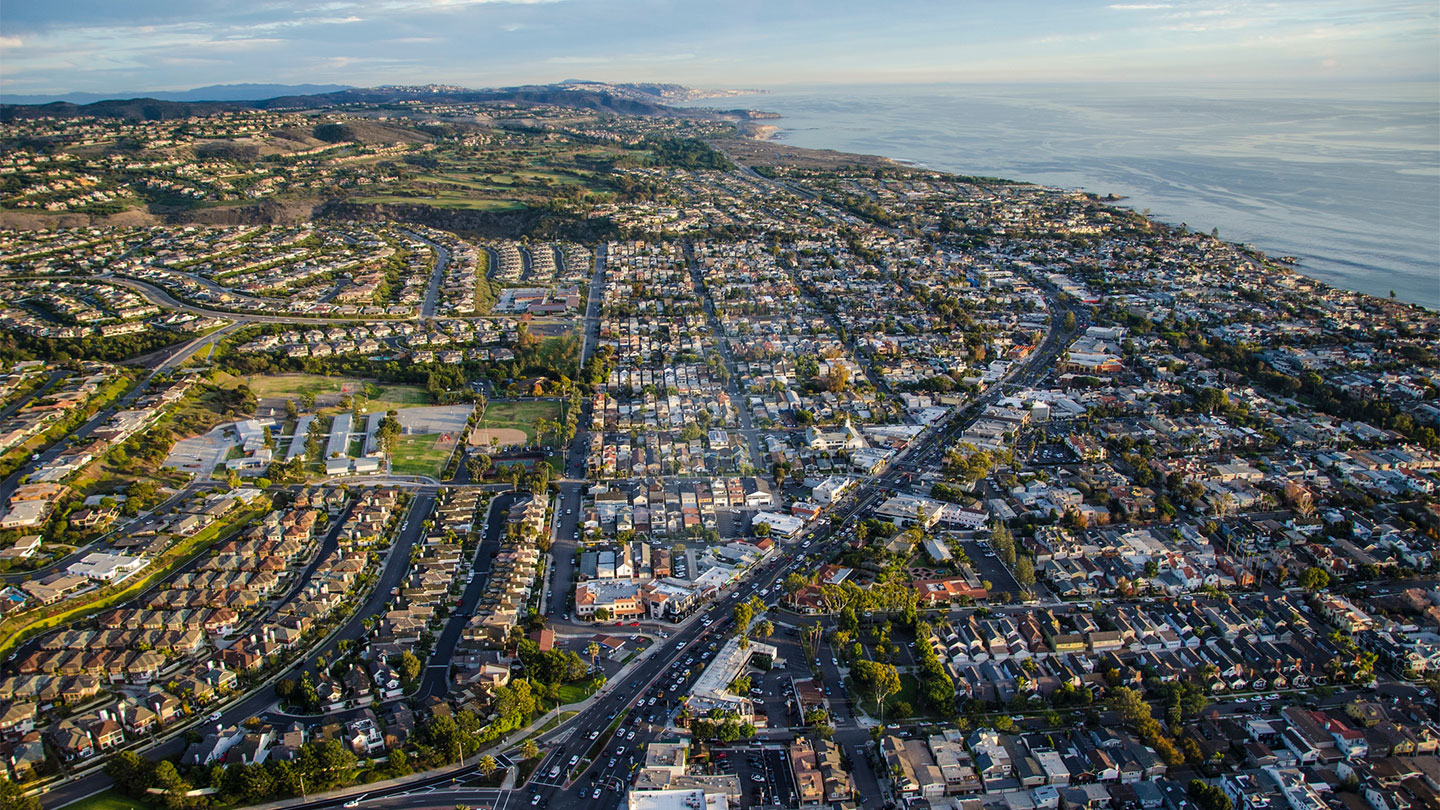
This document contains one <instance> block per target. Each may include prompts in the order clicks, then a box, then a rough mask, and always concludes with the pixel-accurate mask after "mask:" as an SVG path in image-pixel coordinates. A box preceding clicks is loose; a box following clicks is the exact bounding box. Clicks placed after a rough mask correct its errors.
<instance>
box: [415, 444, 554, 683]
mask: <svg viewBox="0 0 1440 810" xmlns="http://www.w3.org/2000/svg"><path fill="white" fill-rule="evenodd" d="M462 466H463V465H462ZM529 497H530V496H529V495H528V494H525V493H519V492H507V493H505V494H504V495H499V496H496V497H495V499H494V500H492V501H491V503H490V512H489V515H490V519H489V520H488V521H487V522H486V524H485V529H484V532H483V534H482V535H481V538H480V545H479V547H477V548H476V549H475V558H474V566H473V567H472V568H471V569H470V570H471V572H472V574H473V575H474V576H473V578H472V579H471V580H470V582H469V583H468V584H466V586H465V590H464V592H462V593H461V595H460V605H459V606H458V607H457V608H456V610H455V611H454V612H453V613H451V614H450V617H449V619H447V620H446V622H445V628H444V629H443V630H441V631H440V636H439V637H438V638H436V639H435V644H434V645H433V646H432V647H431V648H430V649H431V653H430V660H429V661H428V662H427V663H426V667H425V674H424V676H423V677H422V678H421V684H420V688H419V690H417V692H416V694H415V700H417V701H422V700H425V699H426V698H428V697H430V696H431V695H438V696H440V697H444V696H445V694H446V693H447V692H449V691H450V660H451V658H453V657H454V655H455V646H456V644H457V643H458V642H459V641H460V634H461V633H462V632H464V630H465V625H466V623H467V622H468V621H469V620H470V617H471V616H472V615H474V613H475V607H476V606H477V605H479V604H480V597H481V596H483V595H484V593H485V586H486V585H487V584H488V583H489V582H490V561H491V560H492V559H494V557H495V555H496V554H497V553H498V552H499V551H500V541H501V540H502V539H504V537H505V525H506V523H507V521H508V518H509V514H510V507H512V506H514V505H515V504H517V503H519V502H521V501H523V500H526V499H528V498H529Z"/></svg>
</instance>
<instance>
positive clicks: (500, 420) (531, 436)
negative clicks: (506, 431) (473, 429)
mask: <svg viewBox="0 0 1440 810" xmlns="http://www.w3.org/2000/svg"><path fill="white" fill-rule="evenodd" d="M559 418H560V403H558V402H550V401H540V402H494V401H492V402H490V403H488V404H487V405H486V406H485V414H484V416H483V417H481V421H480V424H481V425H482V426H483V427H486V428H514V429H515V430H523V431H525V439H526V441H528V442H531V443H533V442H534V441H535V420H536V419H549V420H550V421H552V422H553V421H556V420H558V419H559Z"/></svg>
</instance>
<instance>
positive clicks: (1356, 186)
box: [700, 82, 1440, 308]
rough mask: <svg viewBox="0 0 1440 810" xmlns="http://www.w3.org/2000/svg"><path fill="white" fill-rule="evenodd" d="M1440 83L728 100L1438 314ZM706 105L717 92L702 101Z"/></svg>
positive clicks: (816, 135) (813, 140)
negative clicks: (1026, 184)
mask: <svg viewBox="0 0 1440 810" xmlns="http://www.w3.org/2000/svg"><path fill="white" fill-rule="evenodd" d="M1437 91H1440V86H1437V84H1435V83H1432V82H1417V83H1404V84H1386V85H1372V84H1364V85H1359V84H1356V85H1329V86H1318V85H1313V84H1311V85H1298V86H1294V87H1286V86H1274V87H1255V86H1248V85H1247V86H1195V85H1187V86H1178V87H1162V86H1157V85H1153V84H1134V85H1117V84H1107V85H1033V84H1027V85H973V84H964V85H959V84H957V85H856V86H822V87H786V88H779V89H776V90H775V91H774V92H771V93H767V94H764V95H755V96H737V97H727V98H726V99H725V105H726V106H747V107H753V108H758V109H765V110H773V111H775V112H778V113H780V114H781V115H782V116H784V117H783V118H782V119H780V120H778V121H774V122H773V123H775V124H776V125H778V126H779V127H780V133H779V135H778V136H777V137H778V138H779V139H780V140H782V141H783V142H785V143H789V144H793V145H795V146H805V147H813V148H827V149H838V150H842V151H846V152H858V153H864V154H879V155H885V156H888V157H892V158H897V159H900V160H907V161H913V162H916V163H919V164H922V165H924V166H928V167H930V168H934V169H940V170H944V171H951V172H958V173H963V174H974V175H987V176H994V177H1005V178H1009V179H1014V180H1025V181H1030V182H1035V183H1042V184H1045V185H1052V186H1061V187H1066V188H1083V189H1085V190H1086V191H1091V192H1094V193H1097V194H1102V195H1103V194H1111V193H1113V194H1118V195H1122V196H1124V197H1125V198H1126V199H1125V200H1124V201H1123V202H1122V203H1121V204H1123V205H1128V206H1130V207H1132V208H1135V209H1137V210H1144V209H1147V208H1148V209H1150V212H1151V215H1152V216H1153V217H1155V218H1156V219H1158V220H1161V221H1164V222H1169V223H1174V224H1178V223H1181V222H1183V223H1186V224H1187V225H1188V226H1190V227H1191V228H1194V229H1199V230H1204V231H1210V230H1211V229H1215V228H1218V230H1219V233H1220V236H1221V237H1222V238H1225V239H1228V240H1231V241H1236V242H1244V243H1247V244H1251V245H1253V246H1255V247H1257V248H1259V249H1261V250H1264V251H1266V252H1268V253H1271V254H1273V255H1293V256H1297V257H1299V258H1300V259H1301V264H1300V271H1301V272H1302V273H1304V274H1306V275H1309V276H1312V277H1314V278H1318V279H1320V280H1322V281H1325V282H1328V283H1330V284H1334V285H1336V286H1338V287H1343V288H1347V289H1352V290H1358V291H1361V292H1366V293H1370V294H1372V295H1380V296H1384V295H1388V294H1389V293H1390V291H1391V290H1394V292H1395V295H1396V297H1397V298H1400V299H1403V300H1406V301H1412V302H1415V303H1419V304H1422V305H1424V306H1427V307H1432V308H1440V105H1437V103H1436V98H1437ZM700 103H701V104H703V103H704V102H700Z"/></svg>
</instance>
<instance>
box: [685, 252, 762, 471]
mask: <svg viewBox="0 0 1440 810" xmlns="http://www.w3.org/2000/svg"><path fill="white" fill-rule="evenodd" d="M685 261H686V262H687V263H688V264H689V267H690V280H691V282H692V283H693V284H694V285H695V294H696V295H698V296H700V300H701V301H703V302H704V306H705V315H706V317H707V318H708V319H709V321H710V331H711V333H712V334H714V336H715V342H716V343H717V344H718V345H719V347H720V355H721V356H722V357H723V358H724V359H725V369H726V371H728V372H730V379H729V380H728V381H727V383H726V386H725V388H726V394H727V395H728V396H729V397H730V402H731V404H733V405H734V406H735V410H736V411H737V412H738V413H739V417H740V434H741V436H743V437H744V439H745V449H746V450H747V451H748V452H749V455H750V466H751V467H753V468H754V469H755V470H757V471H760V472H764V471H765V470H766V467H765V462H764V460H763V454H762V453H761V452H760V434H759V432H758V431H756V429H755V423H754V421H753V420H752V418H751V415H750V406H749V403H748V399H747V398H746V397H745V395H744V393H743V392H742V391H741V390H740V385H739V380H740V372H739V370H738V367H737V366H736V365H735V358H734V356H733V355H731V354H730V341H728V340H726V339H725V328H724V327H723V326H721V324H720V316H719V314H718V313H717V312H716V311H715V299H713V298H711V297H710V293H709V291H708V290H707V289H706V288H705V277H704V276H703V275H701V273H700V263H699V262H698V261H696V260H695V246H694V244H693V243H691V242H689V241H687V242H686V243H685Z"/></svg>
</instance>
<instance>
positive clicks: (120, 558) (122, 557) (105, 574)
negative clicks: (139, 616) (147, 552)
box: [66, 551, 147, 582]
mask: <svg viewBox="0 0 1440 810" xmlns="http://www.w3.org/2000/svg"><path fill="white" fill-rule="evenodd" d="M146 564H147V563H146V561H145V560H144V559H142V558H140V557H131V556H129V555H126V554H116V553H114V552H111V551H96V552H92V553H90V554H86V555H85V556H84V558H82V559H81V560H80V561H79V562H75V563H71V565H70V567H69V568H67V569H66V571H67V572H68V573H69V574H71V575H72V576H77V577H85V578H87V579H97V580H100V581H102V582H118V581H120V580H122V579H125V578H126V577H128V576H130V575H131V574H133V573H135V572H136V571H139V570H140V569H142V568H144V567H145V566H146Z"/></svg>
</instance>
